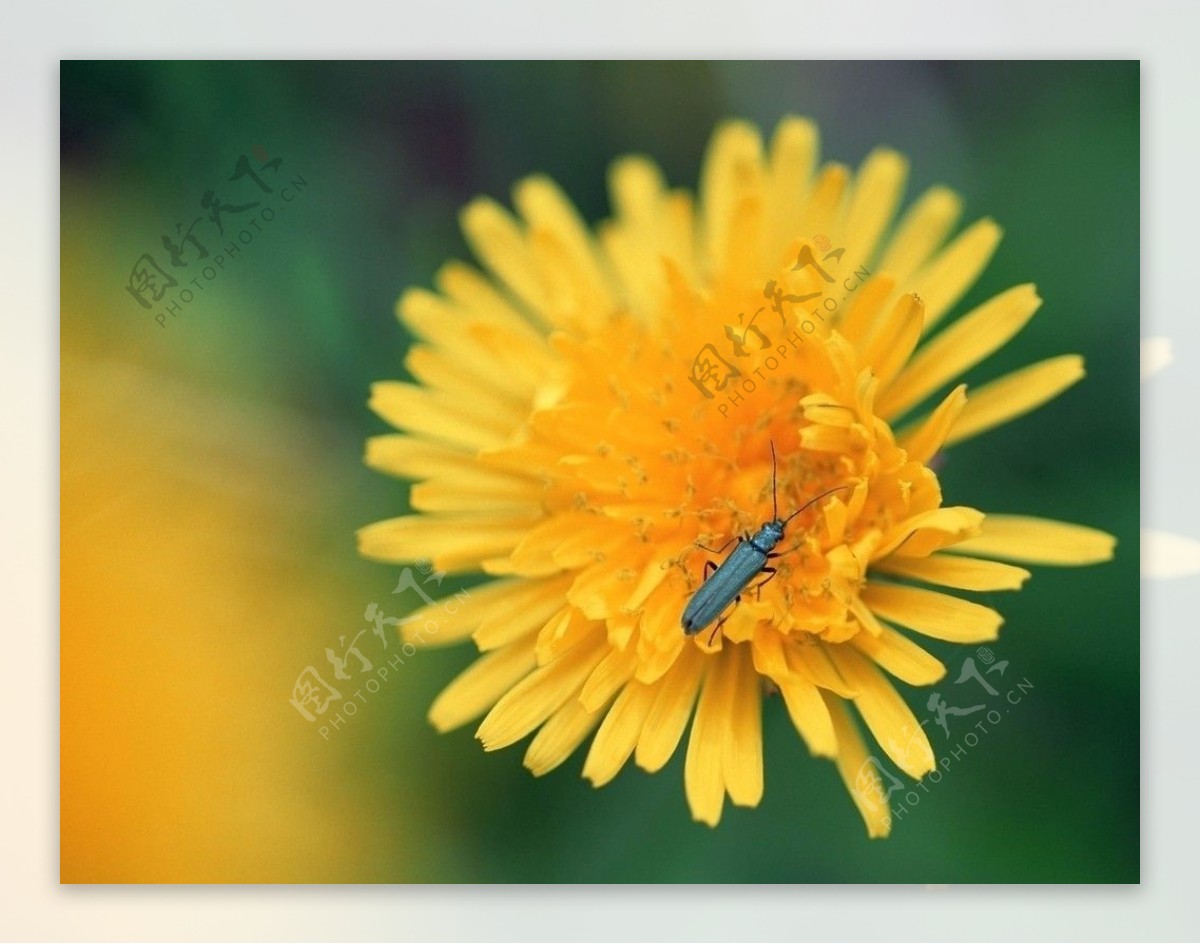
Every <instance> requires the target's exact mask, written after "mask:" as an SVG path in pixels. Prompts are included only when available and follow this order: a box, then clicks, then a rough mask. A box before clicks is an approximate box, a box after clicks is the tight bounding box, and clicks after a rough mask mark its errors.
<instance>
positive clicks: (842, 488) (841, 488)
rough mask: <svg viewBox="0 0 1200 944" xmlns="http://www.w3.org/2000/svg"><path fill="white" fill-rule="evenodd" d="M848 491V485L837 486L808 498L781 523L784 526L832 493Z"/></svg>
mask: <svg viewBox="0 0 1200 944" xmlns="http://www.w3.org/2000/svg"><path fill="white" fill-rule="evenodd" d="M849 490H850V486H849V485H839V486H838V487H837V488H831V489H829V491H827V492H822V493H821V494H820V495H818V496H817V497H816V498H810V499H809V500H808V501H806V502H805V503H804V504H803V505H801V506H800V507H799V508H797V509H796V510H795V511H793V512H792V513H791V514H790V515H788V516H787V520H786V521H784V522H783V523H784V524H785V525H786V524H787V523H788V521H791V520H792V519H793V518H795V517H796V515H798V514H800V512H802V511H804V510H805V509H806V508H809V507H811V506H812V505H815V504H816V503H817V502H819V501H820V500H821V499H822V498H824V497H825V496H826V495H832V494H833V493H834V492H842V491H849Z"/></svg>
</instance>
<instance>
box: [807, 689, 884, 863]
mask: <svg viewBox="0 0 1200 944" xmlns="http://www.w3.org/2000/svg"><path fill="white" fill-rule="evenodd" d="M821 697H822V698H824V700H825V707H826V708H827V709H828V711H829V717H830V719H831V720H832V722H833V730H834V733H835V734H836V736H837V742H838V749H837V759H836V760H837V769H838V773H839V774H840V775H841V777H842V782H843V783H844V784H845V785H846V789H847V790H849V791H850V799H852V800H853V801H854V805H855V806H856V807H858V812H859V814H860V815H861V816H862V818H863V822H864V823H865V824H866V826H867V835H868V836H870V837H871V838H872V839H881V838H883V837H884V836H886V835H887V834H888V833H889V832H891V829H892V815H891V812H890V810H889V809H888V805H887V797H886V792H885V790H884V788H883V783H882V781H881V780H880V778H879V773H878V765H879V761H878V759H877V758H875V757H873V756H869V755H868V754H867V746H866V744H864V743H863V739H862V735H861V734H859V733H858V729H857V728H856V727H855V725H854V721H853V720H852V719H851V717H850V713H849V712H848V711H847V710H846V706H845V704H844V703H843V702H842V700H841V699H840V698H838V697H837V696H836V695H828V694H825V693H822V696H821Z"/></svg>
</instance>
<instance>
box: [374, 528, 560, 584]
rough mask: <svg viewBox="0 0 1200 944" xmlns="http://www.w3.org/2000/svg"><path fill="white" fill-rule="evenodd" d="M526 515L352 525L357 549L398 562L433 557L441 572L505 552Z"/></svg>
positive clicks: (457, 569)
mask: <svg viewBox="0 0 1200 944" xmlns="http://www.w3.org/2000/svg"><path fill="white" fill-rule="evenodd" d="M536 520H537V519H536V517H531V516H530V515H515V516H511V515H504V516H498V515H491V514H479V513H475V514H459V515H438V516H434V515H404V516H402V517H399V518H389V519H388V520H386V521H378V522H375V523H374V524H369V525H367V526H366V527H364V528H360V529H359V530H358V552H359V553H360V554H362V555H363V557H370V558H372V559H374V560H381V561H388V562H390V563H396V564H402V563H410V562H413V561H418V560H421V559H423V558H430V559H432V560H433V564H434V566H435V567H436V568H437V569H438V570H444V571H446V572H447V573H458V572H461V571H467V570H474V569H475V568H476V567H477V566H478V565H479V563H480V562H481V561H484V560H487V559H488V558H489V557H498V556H500V555H501V554H507V553H508V552H509V551H511V550H512V549H513V547H515V546H516V543H517V542H518V541H520V540H521V538H522V537H523V536H524V535H525V532H526V531H528V530H529V527H530V525H532V524H533V522H534V521H536Z"/></svg>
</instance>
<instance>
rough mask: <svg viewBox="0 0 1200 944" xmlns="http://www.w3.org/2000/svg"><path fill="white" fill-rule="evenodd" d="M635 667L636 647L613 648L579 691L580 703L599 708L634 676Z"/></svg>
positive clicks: (591, 709)
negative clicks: (622, 649)
mask: <svg viewBox="0 0 1200 944" xmlns="http://www.w3.org/2000/svg"><path fill="white" fill-rule="evenodd" d="M635 668H637V650H636V649H635V648H633V647H632V646H631V647H629V648H628V649H626V650H624V651H623V652H622V651H621V650H619V649H614V650H612V651H611V652H610V653H609V654H608V655H607V656H605V657H604V661H602V662H601V663H600V664H599V665H598V666H596V669H595V671H593V672H592V674H591V675H590V676H589V677H588V680H587V682H586V683H585V684H584V686H583V691H581V692H580V693H579V703H580V704H581V705H583V706H584V707H585V708H587V709H588V710H589V711H596V710H598V709H599V708H600V707H601V706H602V705H604V704H605V703H607V702H608V700H609V699H610V698H612V697H613V695H615V694H616V693H617V690H618V689H620V688H623V687H624V685H625V683H626V682H628V681H629V680H630V679H632V678H633V670H634V669H635Z"/></svg>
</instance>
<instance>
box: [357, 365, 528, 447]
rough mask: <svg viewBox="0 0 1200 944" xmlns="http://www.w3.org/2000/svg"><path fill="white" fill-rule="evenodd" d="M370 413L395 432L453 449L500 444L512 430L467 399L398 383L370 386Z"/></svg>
mask: <svg viewBox="0 0 1200 944" xmlns="http://www.w3.org/2000/svg"><path fill="white" fill-rule="evenodd" d="M368 405H369V406H370V408H371V409H372V410H374V411H375V413H377V414H378V415H379V416H380V417H382V418H383V419H384V420H386V421H387V422H389V423H391V424H392V425H393V426H394V427H396V429H402V430H404V431H405V432H409V433H417V434H419V435H421V436H424V437H427V438H429V439H434V440H440V441H442V442H445V443H447V444H449V445H452V446H460V447H465V448H468V449H472V450H474V449H483V448H486V447H488V446H499V445H501V444H502V443H503V442H504V441H505V440H506V439H507V438H508V435H509V432H510V431H511V430H512V428H513V427H512V425H511V424H506V421H505V420H504V418H503V416H502V415H501V416H497V415H495V414H493V415H490V416H489V415H487V412H486V409H481V408H480V407H479V406H478V405H477V404H476V405H472V401H471V400H470V398H469V397H464V396H462V394H461V393H460V394H458V395H457V396H455V395H451V394H448V393H445V392H443V391H437V390H426V389H425V388H424V387H418V386H416V385H414V384H408V383H400V382H399V381H381V382H379V383H373V384H371V399H370V402H369V404H368Z"/></svg>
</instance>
